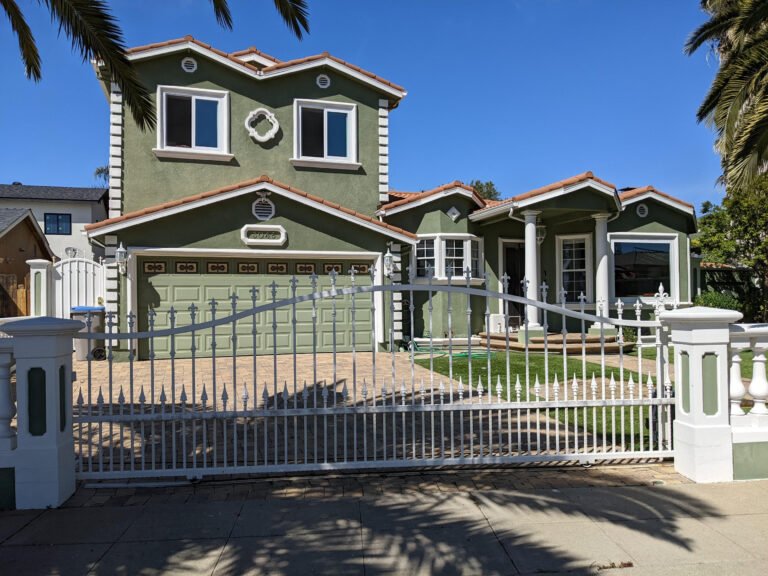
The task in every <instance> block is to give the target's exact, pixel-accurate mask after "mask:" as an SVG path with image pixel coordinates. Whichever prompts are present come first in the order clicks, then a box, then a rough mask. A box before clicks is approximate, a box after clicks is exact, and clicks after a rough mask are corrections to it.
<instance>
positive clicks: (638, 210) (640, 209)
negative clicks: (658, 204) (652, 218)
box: [635, 204, 648, 218]
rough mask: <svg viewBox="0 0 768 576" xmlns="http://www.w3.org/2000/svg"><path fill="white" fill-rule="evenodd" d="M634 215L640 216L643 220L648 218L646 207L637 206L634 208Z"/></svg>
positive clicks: (644, 205) (643, 205) (642, 205)
mask: <svg viewBox="0 0 768 576" xmlns="http://www.w3.org/2000/svg"><path fill="white" fill-rule="evenodd" d="M635 213H636V214H637V215H638V216H640V218H645V217H646V216H648V206H647V205H646V204H638V205H637V208H635Z"/></svg>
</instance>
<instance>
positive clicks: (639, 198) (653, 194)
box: [622, 190, 695, 216]
mask: <svg viewBox="0 0 768 576" xmlns="http://www.w3.org/2000/svg"><path fill="white" fill-rule="evenodd" d="M648 198H652V199H653V200H656V201H657V202H661V203H662V204H666V205H667V206H670V207H672V208H675V209H676V210H680V211H681V212H685V213H686V214H690V215H691V216H695V211H694V209H693V208H691V207H690V206H686V205H685V204H683V203H682V202H676V201H674V200H672V199H670V198H667V197H666V196H662V195H661V194H659V193H658V192H656V191H655V190H648V191H647V192H644V193H642V194H640V195H639V196H633V197H632V198H628V199H627V200H624V201H622V204H623V205H624V206H629V205H630V204H634V203H635V202H640V201H642V200H646V199H648Z"/></svg>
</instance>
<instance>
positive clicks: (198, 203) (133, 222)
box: [87, 182, 417, 244]
mask: <svg viewBox="0 0 768 576" xmlns="http://www.w3.org/2000/svg"><path fill="white" fill-rule="evenodd" d="M264 189H266V190H269V191H270V192H274V193H275V194H278V195H280V196H283V197H285V198H288V199H289V200H294V201H296V202H298V203H300V204H304V205H306V206H310V207H311V208H315V209H317V210H320V211H321V212H325V213H326V214H330V215H331V216H336V217H337V218H341V219H342V220H346V221H347V222H351V223H353V224H357V225H359V226H362V227H363V228H367V229H369V230H373V231H375V232H379V233H381V234H383V235H385V236H389V237H391V238H395V239H396V240H399V241H401V242H404V243H406V244H415V243H416V242H417V240H415V239H413V238H411V237H409V236H406V235H404V234H400V233H398V232H395V231H394V230H390V229H388V228H384V227H383V226H378V225H376V224H373V223H372V222H368V221H367V220H362V219H360V218H357V217H356V216H352V215H351V214H347V213H346V212H342V211H340V210H337V209H336V208H332V207H330V206H326V205H325V204H321V203H319V202H316V201H314V200H310V199H309V198H305V197H304V196H302V195H300V194H294V193H293V192H288V191H287V190H283V189H282V188H281V187H280V186H275V185H274V184H270V183H269V182H259V183H258V184H253V185H251V186H244V187H243V188H238V189H237V190H232V191H230V192H225V193H221V194H216V195H215V196H209V197H207V198H201V199H199V200H195V201H192V202H187V203H185V204H181V205H179V206H174V207H171V208H165V209H163V210H158V211H157V212H153V213H151V214H145V215H143V216H138V217H136V218H131V219H130V220H123V221H121V222H115V223H114V224H109V225H107V226H102V227H101V228H97V229H96V230H89V231H88V232H87V234H88V237H89V238H92V237H94V236H103V235H104V234H112V233H114V232H116V231H118V230H123V229H125V228H130V227H132V226H137V225H139V224H145V223H147V222H153V221H154V220H159V219H161V218H165V217H166V216H173V215H175V214H180V213H182V212H186V211H187V210H193V209H195V208H200V207H202V206H208V205H210V204H214V203H216V202H221V201H224V200H229V199H231V198H236V197H238V196H242V195H244V194H250V193H252V192H255V191H257V190H264Z"/></svg>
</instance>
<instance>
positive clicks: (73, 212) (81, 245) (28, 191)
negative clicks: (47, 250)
mask: <svg viewBox="0 0 768 576" xmlns="http://www.w3.org/2000/svg"><path fill="white" fill-rule="evenodd" d="M106 200H107V191H106V190H105V189H104V188H72V187H68V186H29V185H26V184H22V183H21V182H14V183H13V184H0V208H29V209H30V210H32V213H33V214H34V216H35V219H36V220H37V223H38V224H39V225H40V228H41V229H42V230H43V232H44V233H45V236H46V237H47V238H48V243H49V244H50V246H51V249H52V250H53V253H54V254H55V255H56V256H57V257H59V258H66V257H67V256H68V255H67V248H73V249H76V250H77V253H76V255H77V256H80V257H83V258H94V257H99V256H103V254H104V251H103V249H102V248H101V247H100V246H98V245H94V244H91V242H90V241H89V239H88V237H87V236H86V235H85V232H84V231H83V227H84V226H85V225H86V224H91V223H93V222H98V221H99V220H103V219H104V218H106V217H107V210H106V209H107V204H106ZM69 252H70V254H74V252H73V251H72V250H70V251H69Z"/></svg>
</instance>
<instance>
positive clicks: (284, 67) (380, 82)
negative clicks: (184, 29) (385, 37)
mask: <svg viewBox="0 0 768 576" xmlns="http://www.w3.org/2000/svg"><path fill="white" fill-rule="evenodd" d="M186 51H191V52H195V53H197V54H200V55H201V56H205V57H208V58H211V59H212V60H215V61H217V62H219V63H220V64H223V65H224V66H228V67H229V68H232V69H234V70H236V71H238V72H241V73H243V74H245V75H247V76H249V77H251V78H253V79H255V80H268V79H270V78H273V77H278V76H284V75H286V74H293V73H296V72H301V71H303V70H307V69H310V68H318V67H329V68H332V69H334V70H336V71H337V72H339V73H341V74H344V75H346V76H349V77H351V78H354V79H355V80H357V81H359V82H362V83H363V84H366V85H368V86H370V87H372V88H375V89H377V90H379V91H381V92H384V93H386V94H387V95H389V96H391V97H393V98H394V99H396V100H399V99H401V98H403V97H404V96H405V95H406V91H405V88H403V87H402V86H399V85H397V84H395V83H394V82H390V81H389V80H385V79H384V78H382V77H380V76H377V75H376V74H374V73H372V72H368V71H367V70H363V69H362V68H360V67H359V66H355V65H354V64H350V63H349V62H346V61H345V60H342V59H340V58H337V57H335V56H331V55H330V54H329V53H328V52H323V53H322V54H316V55H314V56H307V57H304V58H299V59H296V60H289V61H286V62H280V61H278V60H277V59H276V58H272V57H271V56H269V57H267V56H266V55H265V54H264V53H263V52H259V51H258V50H256V49H255V48H254V49H253V52H252V51H251V49H248V50H244V51H239V52H233V53H231V54H230V53H227V52H224V51H222V50H218V49H216V48H214V47H213V46H211V45H210V44H205V43H204V42H200V41H199V40H196V39H195V38H193V37H192V36H185V37H184V38H177V39H175V40H167V41H165V42H157V43H154V44H146V45H144V46H137V47H135V48H130V49H128V50H126V54H127V56H128V59H129V60H132V61H137V60H144V59H148V58H154V57H156V56H162V55H166V54H171V53H175V52H186ZM256 57H258V60H257V58H256ZM252 61H257V62H259V63H260V64H261V67H259V66H257V65H255V64H252V63H251V62H252Z"/></svg>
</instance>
